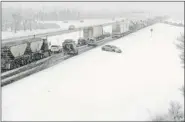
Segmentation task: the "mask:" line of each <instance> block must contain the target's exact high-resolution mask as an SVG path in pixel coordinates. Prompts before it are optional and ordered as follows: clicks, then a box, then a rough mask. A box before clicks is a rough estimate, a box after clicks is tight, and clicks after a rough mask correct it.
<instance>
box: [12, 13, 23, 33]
mask: <svg viewBox="0 0 185 122" xmlns="http://www.w3.org/2000/svg"><path fill="white" fill-rule="evenodd" d="M12 18H13V23H14V32H15V33H16V32H17V30H18V27H19V24H20V23H21V16H20V14H18V13H14V14H12Z"/></svg>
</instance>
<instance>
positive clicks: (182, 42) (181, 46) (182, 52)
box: [176, 34, 184, 67]
mask: <svg viewBox="0 0 185 122" xmlns="http://www.w3.org/2000/svg"><path fill="white" fill-rule="evenodd" d="M177 40H178V41H179V43H178V44H176V46H177V48H178V49H179V50H180V51H181V54H180V59H181V60H182V63H183V65H184V34H181V36H180V37H178V38H177ZM183 67H184V66H183Z"/></svg>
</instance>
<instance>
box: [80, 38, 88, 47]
mask: <svg viewBox="0 0 185 122" xmlns="http://www.w3.org/2000/svg"><path fill="white" fill-rule="evenodd" d="M78 45H80V46H81V45H87V40H85V39H84V38H79V39H78Z"/></svg>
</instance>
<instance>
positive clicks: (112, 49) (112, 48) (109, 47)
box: [102, 45, 122, 53]
mask: <svg viewBox="0 0 185 122" xmlns="http://www.w3.org/2000/svg"><path fill="white" fill-rule="evenodd" d="M102 50H103V51H109V52H116V53H122V51H121V49H119V48H118V47H116V46H113V45H105V46H103V47H102Z"/></svg>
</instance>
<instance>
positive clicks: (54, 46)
mask: <svg viewBox="0 0 185 122" xmlns="http://www.w3.org/2000/svg"><path fill="white" fill-rule="evenodd" d="M51 47H59V46H58V45H52V46H51Z"/></svg>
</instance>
